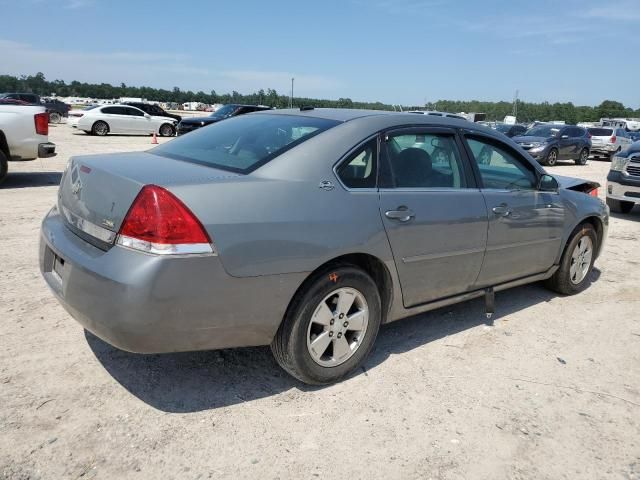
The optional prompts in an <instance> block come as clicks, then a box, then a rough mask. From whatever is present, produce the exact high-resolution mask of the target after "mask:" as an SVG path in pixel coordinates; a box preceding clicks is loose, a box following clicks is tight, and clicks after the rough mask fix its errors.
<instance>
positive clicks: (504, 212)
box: [491, 203, 511, 217]
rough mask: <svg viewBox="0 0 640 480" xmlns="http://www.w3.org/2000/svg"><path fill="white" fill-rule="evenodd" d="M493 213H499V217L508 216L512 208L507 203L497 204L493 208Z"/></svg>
mask: <svg viewBox="0 0 640 480" xmlns="http://www.w3.org/2000/svg"><path fill="white" fill-rule="evenodd" d="M491 211H492V212H493V213H495V214H496V215H498V216H499V217H508V216H509V215H511V210H510V209H509V206H508V205H507V204H506V203H501V204H500V205H496V206H495V207H493V208H492V209H491Z"/></svg>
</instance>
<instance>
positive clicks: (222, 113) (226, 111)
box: [209, 105, 238, 118]
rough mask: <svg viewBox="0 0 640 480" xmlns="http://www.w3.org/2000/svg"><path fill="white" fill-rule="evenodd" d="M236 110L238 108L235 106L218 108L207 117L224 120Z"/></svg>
mask: <svg viewBox="0 0 640 480" xmlns="http://www.w3.org/2000/svg"><path fill="white" fill-rule="evenodd" d="M236 108H238V106H237V105H225V106H224V107H220V108H219V109H218V110H216V111H215V112H213V113H212V114H211V115H209V116H210V117H216V118H224V117H227V116H229V115H231V114H232V113H233V112H235V111H236Z"/></svg>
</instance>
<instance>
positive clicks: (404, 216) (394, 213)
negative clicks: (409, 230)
mask: <svg viewBox="0 0 640 480" xmlns="http://www.w3.org/2000/svg"><path fill="white" fill-rule="evenodd" d="M384 215H385V217H387V218H389V219H391V220H398V221H399V222H408V221H409V220H411V219H412V218H414V217H415V216H416V215H415V213H413V212H412V211H411V210H409V209H408V208H407V207H405V206H404V205H402V206H400V207H398V209H397V210H387V211H386V212H384Z"/></svg>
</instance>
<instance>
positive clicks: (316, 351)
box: [307, 287, 369, 367]
mask: <svg viewBox="0 0 640 480" xmlns="http://www.w3.org/2000/svg"><path fill="white" fill-rule="evenodd" d="M368 323H369V306H368V305H367V301H366V299H365V297H364V295H363V294H362V293H361V292H359V291H358V290H356V289H355V288H351V287H343V288H339V289H337V290H334V291H333V292H331V293H329V294H328V295H327V296H326V297H324V299H322V301H321V302H320V303H319V305H318V306H317V307H316V309H315V311H314V312H313V315H312V317H311V321H310V322H309V326H308V327H307V350H308V352H309V354H310V355H311V358H312V359H313V361H314V362H316V363H317V364H318V365H320V366H323V367H336V366H338V365H341V364H343V363H344V362H346V361H347V360H349V359H350V358H351V357H352V356H353V354H354V353H355V352H356V350H357V349H358V348H359V347H360V345H361V344H362V339H363V338H364V335H365V333H366V331H367V325H368Z"/></svg>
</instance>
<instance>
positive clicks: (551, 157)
mask: <svg viewBox="0 0 640 480" xmlns="http://www.w3.org/2000/svg"><path fill="white" fill-rule="evenodd" d="M542 163H543V164H544V165H549V166H550V167H553V166H554V165H555V164H556V163H558V149H557V148H552V149H551V150H549V153H547V156H546V157H545V158H544V160H543V162H542Z"/></svg>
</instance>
